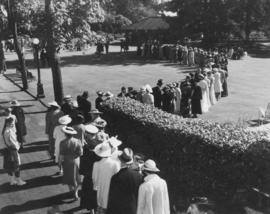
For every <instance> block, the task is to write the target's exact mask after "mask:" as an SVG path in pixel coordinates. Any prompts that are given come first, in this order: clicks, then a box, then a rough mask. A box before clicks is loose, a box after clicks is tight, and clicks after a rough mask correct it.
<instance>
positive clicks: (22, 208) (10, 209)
mask: <svg viewBox="0 0 270 214" xmlns="http://www.w3.org/2000/svg"><path fill="white" fill-rule="evenodd" d="M69 198H71V195H70V193H62V194H58V195H55V196H51V197H47V198H42V199H37V200H31V201H27V202H26V203H24V204H21V205H9V206H6V207H3V208H2V210H1V212H0V213H2V214H13V213H18V212H21V213H24V212H27V211H31V210H36V209H41V208H45V207H51V206H52V205H60V204H64V203H66V202H65V201H64V200H66V199H69Z"/></svg>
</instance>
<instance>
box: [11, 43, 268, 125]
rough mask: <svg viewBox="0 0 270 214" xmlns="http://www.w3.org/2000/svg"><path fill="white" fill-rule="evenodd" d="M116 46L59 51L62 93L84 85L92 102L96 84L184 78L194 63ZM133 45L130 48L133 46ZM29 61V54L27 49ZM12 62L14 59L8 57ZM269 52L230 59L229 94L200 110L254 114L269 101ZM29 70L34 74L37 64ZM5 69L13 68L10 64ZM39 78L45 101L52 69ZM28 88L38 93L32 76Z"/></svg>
mask: <svg viewBox="0 0 270 214" xmlns="http://www.w3.org/2000/svg"><path fill="white" fill-rule="evenodd" d="M119 49H120V48H119V47H116V46H112V47H110V51H111V53H110V54H109V55H104V56H102V57H101V58H100V59H99V58H97V57H96V56H94V55H93V53H94V50H95V48H94V47H93V48H92V49H90V50H88V51H87V52H85V53H82V52H63V53H62V54H61V61H62V62H61V64H62V65H61V66H62V77H63V85H64V93H65V94H71V95H73V96H74V97H76V96H77V95H78V94H81V93H82V91H83V90H88V91H89V93H90V99H91V101H92V103H94V100H95V98H96V94H95V92H96V91H97V90H103V91H108V90H109V91H111V92H112V93H114V94H117V93H118V92H119V91H120V88H121V86H133V87H134V88H135V89H138V88H139V87H140V86H142V85H144V84H146V83H149V84H150V85H151V86H154V85H155V84H156V81H157V80H158V79H159V78H162V79H164V82H173V81H179V80H182V79H183V78H184V77H185V75H186V74H187V73H189V72H190V71H192V70H193V69H192V68H190V67H186V66H180V65H178V64H175V63H169V62H167V61H159V60H144V59H142V58H139V57H137V56H136V54H135V52H129V53H128V54H127V55H125V54H120V53H119ZM132 50H133V51H135V49H134V48H131V51H132ZM26 58H27V59H28V64H29V63H30V64H31V62H30V60H31V59H32V54H31V53H28V54H27V55H26ZM15 59H16V56H15V55H14V54H7V60H9V61H13V60H15ZM12 64H13V63H12ZM269 67H270V58H266V57H265V56H264V57H258V56H257V55H255V56H254V57H251V56H249V57H247V58H246V59H243V60H239V61H230V62H229V80H228V87H229V97H227V98H224V99H222V100H221V101H220V102H218V104H216V105H215V106H213V107H212V108H211V109H210V111H209V112H208V113H206V114H204V115H202V116H201V118H203V119H209V120H212V121H217V122H236V123H242V122H243V121H246V120H251V119H256V118H257V117H258V107H266V105H267V103H268V102H270V93H269V92H270V84H269V80H270V72H269V71H268V70H269ZM30 71H31V72H32V73H33V74H34V75H35V76H37V75H36V70H35V69H30ZM9 72H14V69H11V70H10V71H9ZM41 76H42V83H43V84H44V90H45V94H46V98H45V101H46V102H49V101H51V100H53V86H52V75H51V71H50V69H48V68H46V69H42V70H41ZM29 85H30V91H31V92H33V93H34V94H36V82H35V81H33V82H31V83H30V84H29Z"/></svg>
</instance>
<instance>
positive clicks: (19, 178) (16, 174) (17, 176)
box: [14, 168, 26, 186]
mask: <svg viewBox="0 0 270 214" xmlns="http://www.w3.org/2000/svg"><path fill="white" fill-rule="evenodd" d="M14 174H15V180H16V183H17V185H18V186H22V185H25V184H26V182H25V181H23V180H22V179H21V177H20V174H21V173H20V169H19V168H18V169H16V171H15V173H14Z"/></svg>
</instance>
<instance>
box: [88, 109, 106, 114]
mask: <svg viewBox="0 0 270 214" xmlns="http://www.w3.org/2000/svg"><path fill="white" fill-rule="evenodd" d="M89 113H90V114H103V113H102V112H100V111H99V110H97V109H93V110H91V111H90V112H89Z"/></svg>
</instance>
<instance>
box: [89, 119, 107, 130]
mask: <svg viewBox="0 0 270 214" xmlns="http://www.w3.org/2000/svg"><path fill="white" fill-rule="evenodd" d="M92 124H93V125H94V126H96V127H97V128H99V129H104V128H105V127H106V126H107V122H106V121H105V120H103V119H101V118H98V119H96V120H95V121H94V122H93V123H92Z"/></svg>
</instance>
